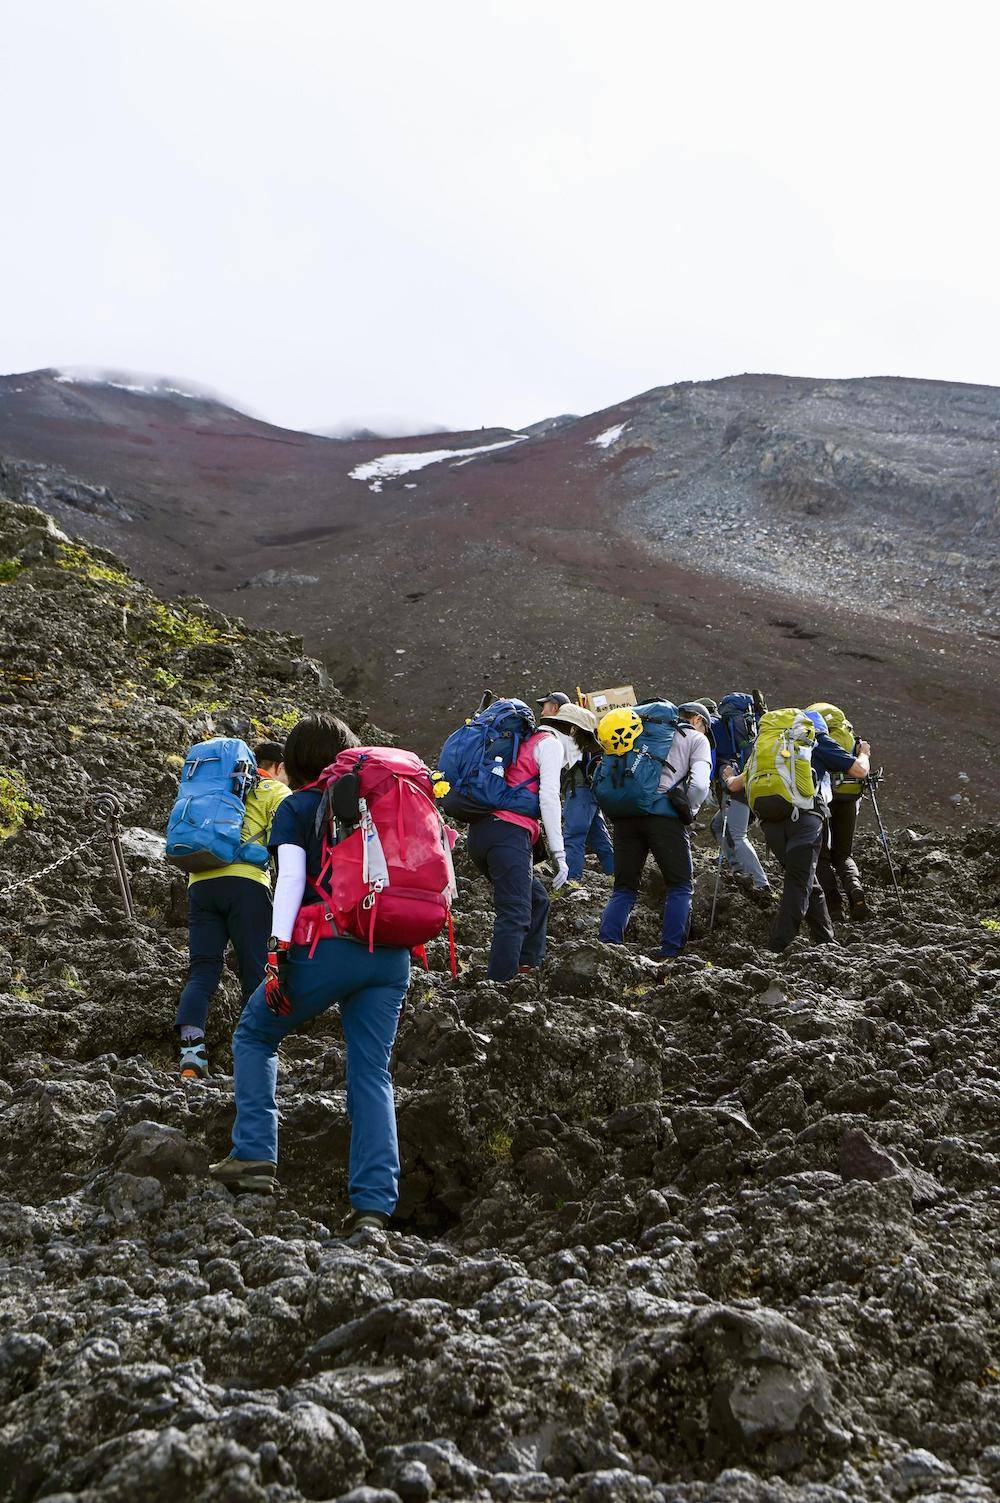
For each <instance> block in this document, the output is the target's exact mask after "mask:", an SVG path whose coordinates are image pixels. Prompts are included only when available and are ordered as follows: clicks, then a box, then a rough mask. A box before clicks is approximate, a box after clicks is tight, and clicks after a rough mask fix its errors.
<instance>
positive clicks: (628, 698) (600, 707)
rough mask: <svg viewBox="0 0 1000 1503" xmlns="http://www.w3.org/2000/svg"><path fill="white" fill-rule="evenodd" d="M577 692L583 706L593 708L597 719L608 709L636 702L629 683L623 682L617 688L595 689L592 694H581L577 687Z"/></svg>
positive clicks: (633, 691)
mask: <svg viewBox="0 0 1000 1503" xmlns="http://www.w3.org/2000/svg"><path fill="white" fill-rule="evenodd" d="M577 694H578V695H579V697H580V699H581V701H582V703H583V705H584V708H585V709H588V710H593V712H594V714H595V715H596V716H597V718H598V720H600V718H601V716H602V715H606V714H607V713H608V711H609V710H620V709H622V708H623V707H627V706H629V705H634V704H638V700H637V699H636V697H635V690H634V689H633V688H632V685H631V684H623V685H622V686H621V687H620V688H618V689H595V690H594V691H593V693H592V694H583V693H581V691H580V690H579V689H578V690H577Z"/></svg>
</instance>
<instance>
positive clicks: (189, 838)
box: [165, 736, 269, 872]
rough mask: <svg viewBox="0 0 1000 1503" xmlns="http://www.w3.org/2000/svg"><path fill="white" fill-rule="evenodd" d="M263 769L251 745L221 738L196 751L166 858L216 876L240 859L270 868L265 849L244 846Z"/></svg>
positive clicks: (187, 762)
mask: <svg viewBox="0 0 1000 1503" xmlns="http://www.w3.org/2000/svg"><path fill="white" fill-rule="evenodd" d="M256 782H257V763H256V762H255V761H254V755H253V752H252V751H251V750H250V748H249V746H247V744H246V742H245V741H240V740H238V739H237V738H236V737H234V736H217V737H216V738H215V739H214V740H212V741H201V742H199V743H198V745H197V746H192V748H191V750H190V751H189V752H188V754H187V756H186V758H185V759H184V770H183V771H182V773H181V786H180V788H179V789H178V790H177V798H176V799H175V801H174V807H173V808H172V809H171V811H170V818H169V820H168V821H167V848H166V852H165V855H166V858H167V860H168V861H171V862H173V864H174V866H179V867H180V868H181V869H182V870H183V871H186V872H203V871H211V870H212V869H213V868H215V867H220V866H229V865H230V864H231V863H232V862H234V861H236V860H237V859H239V860H241V861H247V862H249V863H250V864H251V865H253V866H266V864H267V862H268V859H269V858H268V853H267V851H266V849H265V848H264V847H263V846H262V845H255V844H250V845H247V846H244V844H243V818H244V815H245V814H246V801H247V796H248V794H249V793H250V791H251V790H252V789H253V787H254V786H255V784H256Z"/></svg>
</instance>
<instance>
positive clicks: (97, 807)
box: [0, 789, 144, 917]
mask: <svg viewBox="0 0 1000 1503" xmlns="http://www.w3.org/2000/svg"><path fill="white" fill-rule="evenodd" d="M143 802H144V800H142V799H140V800H139V801H138V802H136V803H134V804H133V805H132V807H131V808H123V807H122V805H121V804H120V803H119V801H118V800H117V798H116V797H115V795H114V794H112V793H110V792H109V791H108V790H104V789H99V790H98V791H97V792H96V793H95V794H93V795H92V797H91V800H90V802H89V804H88V806H87V807H88V812H89V813H91V815H92V816H93V817H94V818H95V819H96V820H97V821H99V822H103V823H104V824H105V825H106V826H107V825H108V822H109V820H111V819H115V820H116V822H117V819H118V817H120V816H121V815H123V814H125V815H127V816H128V817H129V818H132V817H134V816H135V814H136V813H137V812H138V810H139V809H140V808H141V807H142V804H143ZM101 834H107V835H108V836H112V831H111V829H110V827H108V828H106V829H105V830H103V831H102V830H98V831H97V832H95V833H93V834H90V835H85V836H84V838H83V839H82V840H81V841H79V842H78V843H77V844H76V845H74V846H72V847H71V848H70V849H69V850H68V851H63V853H62V855H61V856H57V857H56V859H55V860H54V861H50V862H49V863H48V865H47V866H43V867H42V868H41V869H40V870H39V871H37V872H32V874H31V876H30V877H18V879H17V881H16V882H8V883H7V884H6V886H3V887H0V895H2V896H3V897H5V898H6V897H9V896H10V894H11V893H12V892H20V890H21V888H22V887H30V886H31V885H32V883H34V882H40V881H41V880H42V878H43V877H48V876H50V875H51V873H52V872H54V871H58V870H59V868H60V866H63V865H65V863H66V862H67V861H72V859H73V857H74V856H79V854H80V852H81V851H83V850H86V848H87V847H88V846H92V845H93V844H94V841H95V839H100V836H101ZM113 838H114V839H117V831H115V832H114V835H113ZM2 880H3V879H2V878H0V881H2ZM128 908H129V901H128V899H126V909H128ZM129 917H131V913H130V914H129Z"/></svg>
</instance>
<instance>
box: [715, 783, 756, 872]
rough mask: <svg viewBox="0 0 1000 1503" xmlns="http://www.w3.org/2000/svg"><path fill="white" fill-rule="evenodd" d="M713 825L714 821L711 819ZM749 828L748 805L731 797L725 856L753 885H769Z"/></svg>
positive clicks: (735, 869)
mask: <svg viewBox="0 0 1000 1503" xmlns="http://www.w3.org/2000/svg"><path fill="white" fill-rule="evenodd" d="M712 823H713V825H714V823H715V821H714V820H713V821H712ZM749 828H750V805H749V804H741V803H740V802H739V801H738V800H737V799H733V801H732V803H731V804H730V805H729V821H728V823H727V825H726V857H727V859H728V861H729V864H730V865H731V866H732V868H733V870H734V871H738V872H742V873H743V875H744V876H745V877H749V878H750V880H751V882H752V883H753V885H754V887H757V888H763V887H769V886H770V883H769V882H768V880H767V873H766V872H765V871H764V868H763V867H762V866H761V864H760V857H759V856H758V855H757V852H756V851H755V850H754V848H753V846H752V845H751V844H750V840H749V837H748V835H747V831H748V830H749Z"/></svg>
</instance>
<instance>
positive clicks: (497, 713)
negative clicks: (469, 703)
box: [438, 699, 540, 824]
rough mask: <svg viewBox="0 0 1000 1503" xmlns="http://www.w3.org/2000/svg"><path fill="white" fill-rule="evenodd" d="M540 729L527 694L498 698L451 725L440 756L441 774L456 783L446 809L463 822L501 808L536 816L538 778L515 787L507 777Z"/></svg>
mask: <svg viewBox="0 0 1000 1503" xmlns="http://www.w3.org/2000/svg"><path fill="white" fill-rule="evenodd" d="M535 729H536V727H535V717H534V715H533V714H532V712H531V710H530V709H529V708H528V706H527V705H526V704H525V703H524V701H523V700H520V699H497V700H494V702H493V703H492V704H491V705H489V706H488V707H487V708H486V709H485V710H480V711H479V713H478V714H477V715H473V717H472V719H471V720H467V721H466V722H465V724H464V725H460V726H459V728H458V730H457V731H452V733H451V735H450V736H449V737H448V739H447V741H446V742H445V744H444V746H443V747H442V748H441V755H440V757H439V758H438V769H439V772H440V775H441V777H443V778H444V779H445V781H446V782H448V783H450V784H451V789H450V791H449V792H448V793H446V794H445V796H444V799H443V800H442V803H441V807H442V809H443V810H444V812H445V814H447V815H448V817H449V818H450V819H454V820H457V821H458V822H459V823H460V824H474V823H475V822H476V820H479V819H485V818H486V817H487V816H488V815H490V814H493V813H495V812H496V811H497V810H498V809H504V810H506V811H507V812H509V813H511V814H525V815H527V816H528V818H529V819H537V818H538V816H539V811H540V806H539V802H538V778H537V777H534V778H530V779H528V780H527V781H525V782H524V783H522V784H520V786H518V787H516V788H512V787H511V786H510V785H509V784H508V782H507V777H506V775H507V770H508V768H509V767H510V765H511V763H512V762H514V761H515V760H516V758H517V754H518V752H519V751H520V749H521V746H522V744H523V743H524V742H525V741H526V740H527V738H528V737H529V736H533V735H534V733H535Z"/></svg>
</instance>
